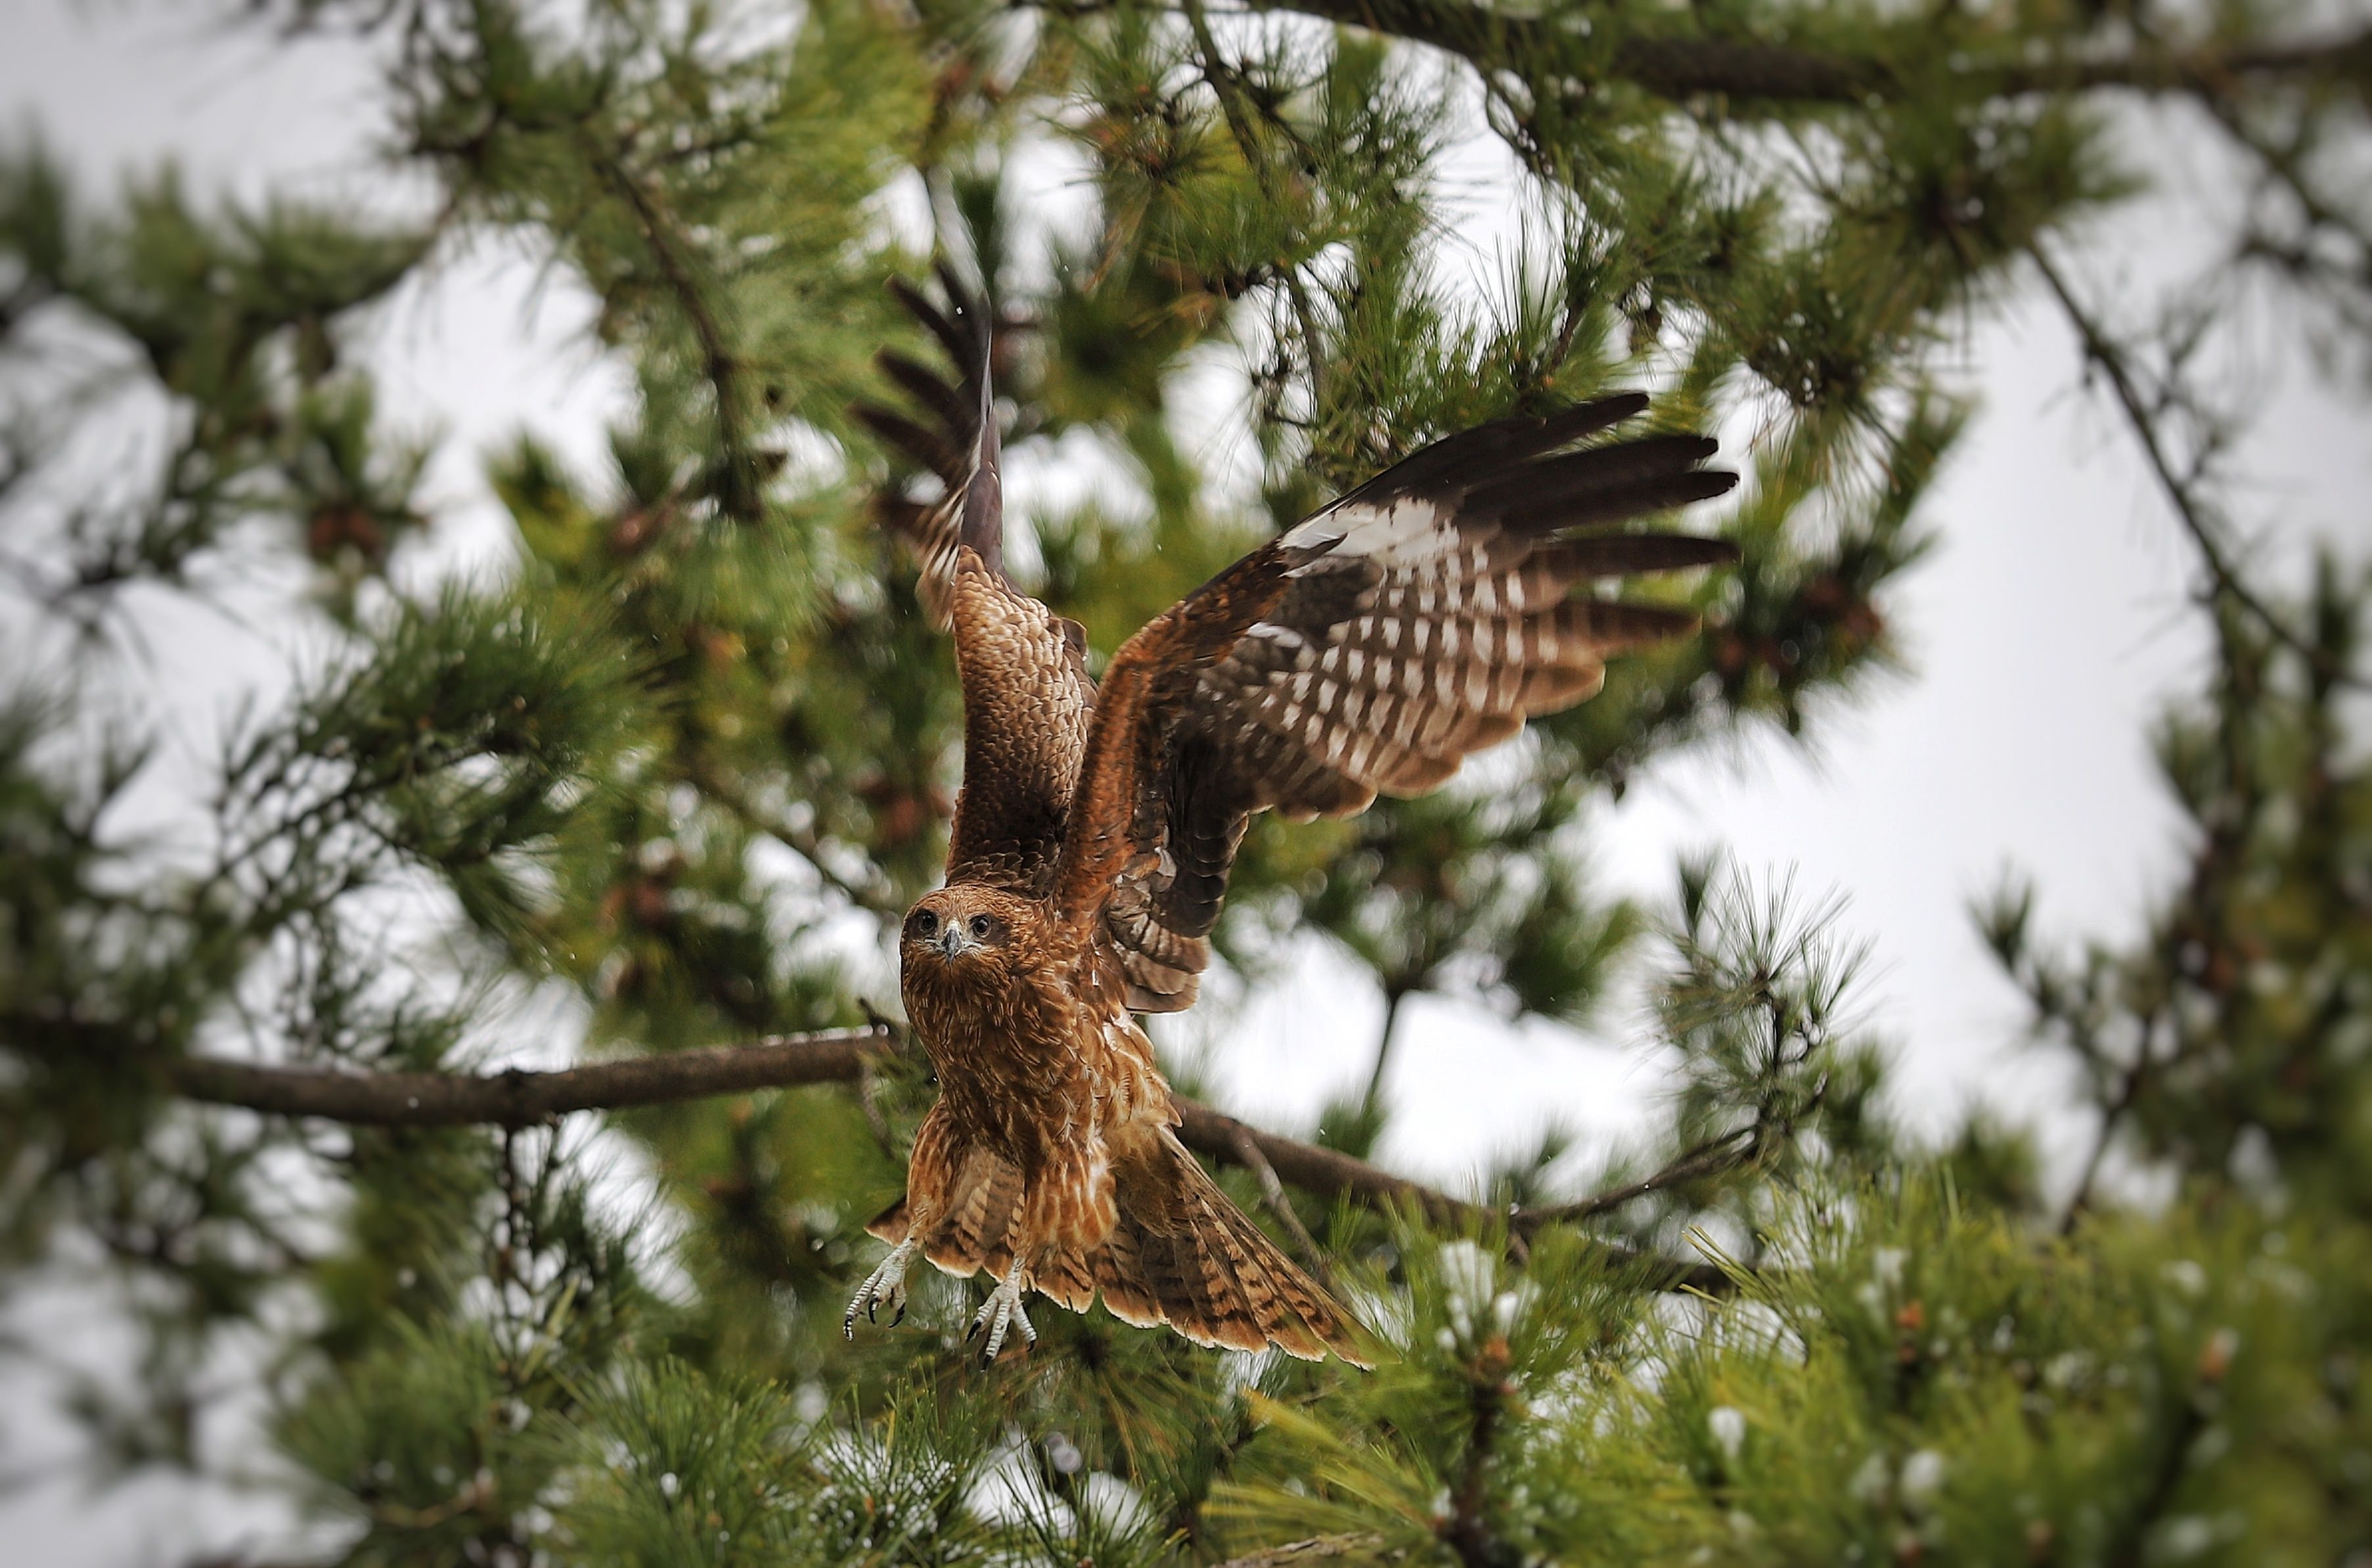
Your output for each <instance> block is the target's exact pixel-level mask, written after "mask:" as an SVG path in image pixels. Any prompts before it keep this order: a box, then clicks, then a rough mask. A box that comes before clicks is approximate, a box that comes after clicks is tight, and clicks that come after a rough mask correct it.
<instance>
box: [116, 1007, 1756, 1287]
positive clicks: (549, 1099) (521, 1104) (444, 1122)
mask: <svg viewBox="0 0 2372 1568" xmlns="http://www.w3.org/2000/svg"><path fill="white" fill-rule="evenodd" d="M897 1047H898V1041H897V1036H896V1034H895V1032H894V1031H893V1030H891V1029H890V1028H886V1027H880V1026H876V1027H873V1028H855V1029H828V1030H824V1031H821V1032H820V1033H815V1034H799V1035H780V1036H776V1037H773V1038H772V1039H769V1040H759V1041H757V1042H755V1043H754V1044H750V1045H738V1046H717V1047H714V1048H711V1049H708V1050H703V1051H672V1052H669V1053H668V1054H666V1055H660V1056H637V1057H632V1058H629V1059H627V1060H624V1061H619V1062H596V1063H588V1064H587V1065H586V1066H582V1067H566V1068H561V1069H558V1070H556V1071H552V1072H530V1071H526V1070H516V1069H515V1070H513V1071H509V1072H504V1073H484V1074H467V1073H342V1072H331V1071H327V1070H324V1069H321V1068H318V1067H275V1066H265V1065H262V1064H260V1063H246V1062H227V1061H224V1060H222V1059H220V1058H218V1057H202V1056H192V1057H181V1058H179V1059H177V1060H174V1061H171V1062H169V1063H165V1064H164V1066H163V1069H162V1074H163V1077H164V1080H165V1083H166V1084H167V1086H169V1087H170V1088H171V1089H172V1090H173V1091H174V1092H175V1093H176V1094H179V1095H180V1096H182V1097H183V1098H187V1099H192V1100H198V1101H202V1102H203V1103H205V1104H209V1105H229V1106H241V1107H244V1108H246V1109H250V1110H260V1111H263V1112H265V1113H266V1114H269V1115H274V1116H312V1117H320V1118H322V1119H324V1120H326V1121H343V1122H346V1123H349V1124H351V1125H355V1126H364V1127H466V1126H473V1125H490V1126H497V1127H519V1126H526V1125H529V1124H530V1123H533V1122H537V1121H546V1120H548V1119H550V1118H552V1117H555V1116H562V1115H566V1114H567V1113H569V1112H571V1111H579V1110H620V1109H629V1108H632V1107H634V1106H645V1105H665V1104H671V1103H674V1102H676V1101H680V1100H691V1099H705V1098H714V1097H717V1096H722V1095H736V1094H748V1093H750V1092H752V1091H753V1090H758V1089H775V1088H792V1087H796V1086H801V1085H807V1084H840V1083H854V1082H856V1081H858V1080H860V1079H861V1078H862V1077H863V1076H864V1074H865V1072H866V1065H867V1063H870V1062H872V1061H874V1060H876V1059H878V1058H880V1057H882V1056H886V1055H890V1054H892V1053H893V1052H895V1051H896V1050H897ZM1177 1103H1178V1112H1179V1118H1180V1121H1179V1127H1178V1136H1179V1138H1180V1141H1182V1142H1183V1143H1184V1144H1186V1145H1187V1146H1188V1147H1189V1148H1192V1149H1193V1150H1194V1151H1195V1152H1196V1153H1197V1154H1201V1155H1204V1156H1208V1157H1210V1158H1212V1159H1215V1160H1221V1161H1225V1162H1227V1163H1228V1164H1232V1165H1241V1166H1245V1167H1249V1168H1251V1169H1253V1170H1254V1172H1255V1174H1258V1172H1259V1167H1258V1166H1256V1165H1254V1164H1253V1160H1252V1156H1258V1157H1259V1159H1260V1160H1261V1161H1262V1162H1264V1163H1265V1164H1266V1166H1267V1167H1268V1171H1269V1174H1270V1175H1271V1176H1273V1178H1275V1179H1280V1180H1283V1181H1286V1182H1290V1183H1291V1184H1292V1185H1294V1186H1296V1187H1298V1188H1300V1189H1302V1191H1306V1192H1312V1193H1315V1194H1317V1195H1319V1196H1320V1197H1325V1198H1338V1199H1339V1198H1349V1199H1352V1200H1355V1201H1356V1202H1361V1203H1364V1204H1366V1205H1369V1206H1372V1207H1377V1208H1394V1207H1407V1208H1410V1209H1413V1210H1414V1211H1415V1212H1417V1213H1419V1214H1423V1215H1424V1216H1425V1217H1426V1218H1427V1219H1429V1220H1432V1221H1433V1222H1435V1223H1436V1224H1440V1225H1476V1224H1483V1225H1500V1224H1504V1225H1507V1226H1508V1227H1509V1228H1510V1229H1511V1230H1513V1231H1515V1232H1517V1234H1523V1233H1526V1232H1529V1231H1532V1230H1536V1229H1538V1228H1540V1227H1541V1225H1550V1224H1555V1223H1559V1222H1570V1221H1572V1220H1575V1219H1580V1218H1585V1217H1587V1216H1588V1215H1589V1214H1598V1213H1602V1212H1604V1210H1605V1209H1607V1208H1610V1207H1612V1206H1614V1205H1613V1203H1612V1202H1599V1200H1596V1199H1586V1200H1584V1201H1582V1202H1579V1203H1573V1204H1562V1205H1558V1206H1557V1207H1554V1208H1545V1209H1514V1210H1500V1209H1494V1208H1490V1207H1487V1206H1485V1205H1483V1204H1480V1203H1469V1202H1463V1201H1461V1200H1459V1199H1457V1198H1453V1197H1451V1196H1449V1195H1448V1193H1446V1192H1442V1191H1436V1190H1435V1189H1433V1188H1430V1187H1426V1186H1424V1185H1423V1184H1422V1183H1419V1182H1414V1181H1411V1180H1409V1179H1407V1178H1406V1177H1401V1176H1394V1175H1393V1174H1392V1173H1391V1172H1389V1171H1388V1170H1383V1169H1380V1168H1378V1167H1376V1166H1372V1165H1369V1164H1368V1163H1367V1162H1366V1161H1365V1160H1361V1159H1354V1158H1352V1157H1351V1156H1349V1155H1345V1154H1341V1153H1338V1152H1336V1151H1335V1150H1332V1149H1325V1148H1320V1147H1319V1146H1318V1145H1317V1144H1305V1143H1302V1142H1300V1141H1299V1140H1297V1139H1293V1138H1285V1137H1280V1136H1278V1135H1277V1134H1275V1133H1273V1132H1262V1131H1261V1130H1260V1129H1258V1128H1256V1127H1254V1126H1252V1125H1250V1123H1249V1122H1244V1121H1238V1120H1236V1118H1234V1117H1232V1116H1229V1115H1227V1114H1226V1113H1225V1112H1224V1111H1218V1110H1214V1109H1211V1108H1210V1107H1209V1106H1207V1105H1203V1104H1200V1103H1198V1102H1196V1101H1194V1100H1190V1099H1182V1098H1181V1099H1180V1100H1179V1101H1178V1102H1177ZM1650 1180H1651V1181H1654V1180H1657V1179H1656V1178H1651V1179H1650ZM1633 1185H1634V1187H1635V1186H1636V1185H1637V1184H1635V1183H1634V1184H1633ZM1625 1194H1626V1196H1627V1195H1630V1193H1629V1190H1628V1189H1626V1190H1625ZM1604 1245H1605V1248H1606V1250H1607V1253H1608V1255H1609V1260H1610V1262H1613V1263H1616V1264H1622V1265H1629V1264H1641V1265H1644V1266H1648V1267H1651V1268H1657V1269H1660V1270H1662V1271H1663V1277H1662V1278H1660V1279H1659V1280H1658V1281H1657V1283H1658V1284H1659V1285H1660V1286H1661V1287H1663V1288H1667V1289H1675V1290H1696V1291H1703V1292H1705V1293H1707V1294H1724V1293H1727V1291H1728V1290H1729V1289H1730V1288H1731V1284H1732V1282H1731V1281H1730V1279H1729V1277H1728V1276H1727V1274H1726V1273H1724V1272H1722V1271H1721V1270H1719V1269H1717V1268H1715V1267H1714V1266H1713V1265H1711V1264H1707V1263H1686V1262H1681V1261H1679V1260H1649V1259H1647V1258H1646V1257H1645V1254H1641V1253H1638V1252H1635V1251H1634V1250H1633V1249H1629V1248H1625V1247H1620V1246H1617V1245H1615V1244H1613V1243H1606V1244H1604Z"/></svg>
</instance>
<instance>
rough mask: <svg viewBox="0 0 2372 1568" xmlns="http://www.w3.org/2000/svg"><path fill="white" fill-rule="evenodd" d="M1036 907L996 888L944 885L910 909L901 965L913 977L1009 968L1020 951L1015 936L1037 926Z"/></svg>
mask: <svg viewBox="0 0 2372 1568" xmlns="http://www.w3.org/2000/svg"><path fill="white" fill-rule="evenodd" d="M1037 912H1038V911H1037V906H1036V905H1035V904H1034V903H1032V902H1031V901H1030V900H1028V899H1023V898H1017V897H1015V896H1014V895H1013V894H1011V893H1007V892H1004V891H1001V890H999V889H994V888H983V887H978V886H962V885H959V886H956V887H951V888H941V889H939V890H938V891H937V892H936V893H932V894H929V895H928V896H926V897H924V899H923V900H921V901H919V902H918V903H916V904H915V905H914V907H913V909H911V910H909V911H907V912H906V924H905V926H904V928H903V930H902V931H901V933H900V934H899V939H898V958H899V961H900V965H901V968H902V969H903V970H905V972H906V974H907V975H908V976H909V977H910V978H914V979H920V978H922V977H923V976H924V975H928V976H930V977H932V978H933V979H935V980H936V979H941V978H945V979H948V980H961V979H963V978H965V977H967V976H984V975H987V974H992V973H994V974H1002V973H1005V972H1006V970H1008V969H1010V968H1011V966H1012V964H1013V961H1014V958H1015V957H1016V954H1015V951H1014V944H1015V940H1016V938H1017V937H1020V936H1025V935H1027V934H1028V933H1029V931H1030V930H1031V929H1032V928H1033V926H1034V924H1035V919H1034V917H1035V916H1036V914H1037ZM918 971H919V972H918Z"/></svg>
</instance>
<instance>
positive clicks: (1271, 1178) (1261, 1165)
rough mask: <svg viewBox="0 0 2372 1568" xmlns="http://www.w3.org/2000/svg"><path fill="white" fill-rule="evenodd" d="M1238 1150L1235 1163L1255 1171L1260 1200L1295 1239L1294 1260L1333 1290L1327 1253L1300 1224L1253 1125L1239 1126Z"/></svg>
mask: <svg viewBox="0 0 2372 1568" xmlns="http://www.w3.org/2000/svg"><path fill="white" fill-rule="evenodd" d="M1235 1151H1236V1152H1235V1160H1236V1163H1237V1164H1238V1165H1239V1166H1242V1167H1244V1168H1245V1169H1246V1170H1249V1171H1250V1172H1251V1173H1252V1179H1253V1180H1254V1181H1256V1182H1258V1183H1259V1184H1260V1190H1261V1202H1262V1203H1265V1204H1266V1205H1267V1206H1268V1212H1269V1213H1270V1214H1274V1215H1275V1216H1276V1223H1277V1224H1279V1225H1283V1226H1284V1227H1285V1235H1286V1237H1289V1238H1290V1239H1291V1240H1292V1242H1293V1251H1294V1258H1295V1260H1296V1261H1297V1262H1299V1263H1300V1265H1301V1266H1302V1267H1303V1268H1305V1269H1307V1270H1308V1271H1309V1272H1310V1274H1311V1276H1312V1277H1313V1278H1315V1279H1316V1280H1317V1281H1318V1283H1320V1284H1322V1285H1324V1286H1325V1287H1326V1288H1327V1290H1329V1291H1330V1292H1331V1291H1332V1290H1333V1289H1334V1271H1333V1269H1332V1268H1331V1266H1329V1265H1328V1263H1327V1261H1326V1254H1325V1253H1323V1252H1321V1251H1320V1250H1319V1249H1318V1240H1317V1238H1316V1237H1313V1236H1311V1235H1310V1234H1309V1227H1308V1226H1307V1225H1303V1224H1302V1223H1301V1215H1300V1214H1299V1213H1298V1212H1297V1211H1296V1209H1295V1208H1294V1206H1293V1200H1292V1199H1291V1198H1289V1197H1287V1196H1285V1183H1284V1181H1283V1180H1281V1179H1279V1178H1278V1176H1277V1174H1276V1167H1274V1166H1273V1165H1271V1164H1269V1163H1268V1156H1266V1155H1264V1154H1262V1153H1261V1146H1260V1144H1259V1142H1258V1141H1257V1140H1255V1139H1254V1138H1253V1137H1252V1130H1251V1129H1250V1128H1249V1127H1238V1128H1237V1129H1236V1139H1235Z"/></svg>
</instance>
